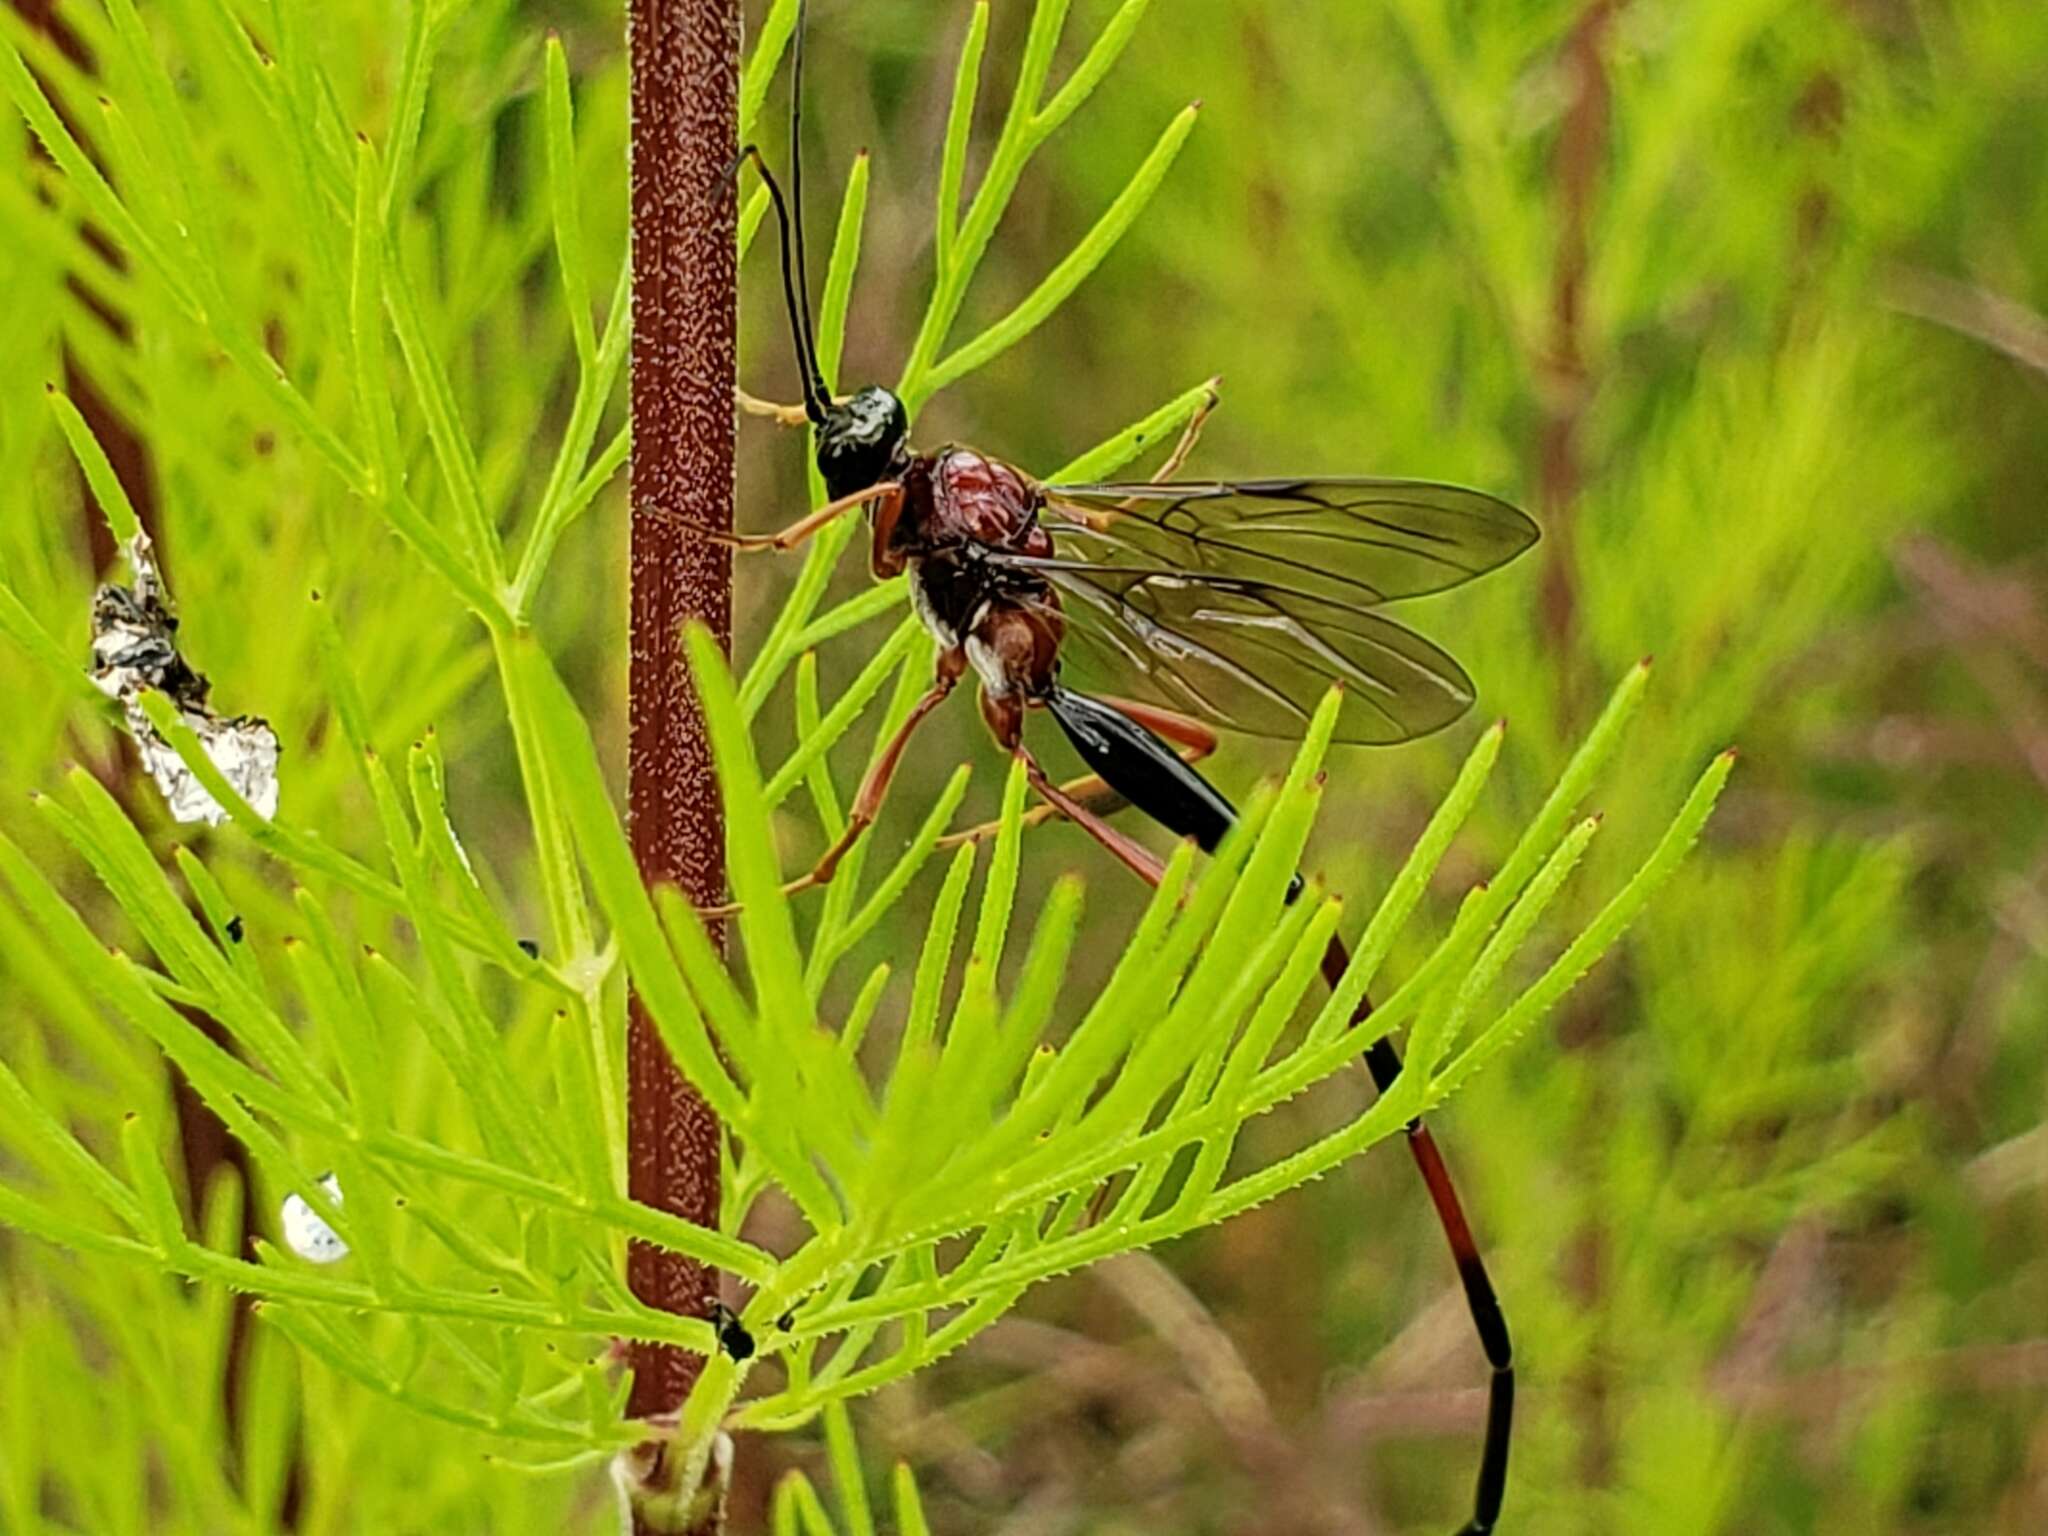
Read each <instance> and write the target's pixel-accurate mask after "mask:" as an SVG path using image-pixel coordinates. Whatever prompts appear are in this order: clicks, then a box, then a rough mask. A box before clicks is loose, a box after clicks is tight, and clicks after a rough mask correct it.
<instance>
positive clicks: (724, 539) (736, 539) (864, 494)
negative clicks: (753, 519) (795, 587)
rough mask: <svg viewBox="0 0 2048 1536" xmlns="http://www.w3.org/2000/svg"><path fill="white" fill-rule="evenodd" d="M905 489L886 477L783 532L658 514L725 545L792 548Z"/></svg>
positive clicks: (813, 513)
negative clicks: (731, 529) (734, 528)
mask: <svg viewBox="0 0 2048 1536" xmlns="http://www.w3.org/2000/svg"><path fill="white" fill-rule="evenodd" d="M901 489H902V487H901V486H900V485H898V484H897V483H896V482H895V481H894V480H884V481H882V482H881V483H880V484H877V485H871V486H869V487H868V488H867V489H866V490H861V491H855V492H854V493H853V494H852V495H851V496H842V497H840V498H839V499H838V500H837V501H828V502H826V503H825V505H824V506H822V507H819V508H818V509H817V510H816V511H815V512H811V513H808V514H807V515H805V516H803V517H800V518H798V519H797V520H796V521H795V522H793V523H791V524H790V525H789V526H788V527H787V528H785V529H783V530H782V531H781V532H780V533H727V532H726V531H725V530H724V529H722V528H710V527H707V526H705V525H704V524H703V523H696V522H692V521H690V519H688V518H686V517H677V516H676V515H675V514H673V513H670V512H662V511H660V509H658V508H657V509H656V512H657V515H658V516H662V517H666V518H667V519H668V520H669V521H670V522H672V523H680V524H682V526H683V527H685V528H688V529H690V530H692V531H693V532H695V533H696V534H698V535H699V536H700V537H702V538H705V539H709V540H710V541H711V542H712V543H713V544H723V545H725V546H726V547H727V548H728V549H741V550H753V549H773V550H788V549H795V548H796V547H797V545H799V544H801V543H803V541H804V540H805V539H808V538H809V537H810V536H811V535H812V534H814V533H816V532H817V531H818V530H819V529H821V528H823V527H825V526H826V525H827V524H828V523H831V522H834V521H836V520H837V519H839V518H841V517H844V516H845V515H846V514H847V513H848V512H851V511H852V510H853V509H854V508H855V507H864V506H866V505H867V504H868V503H869V502H871V501H880V500H881V499H882V498H883V497H884V496H889V495H893V494H894V493H895V492H897V491H899V490H901Z"/></svg>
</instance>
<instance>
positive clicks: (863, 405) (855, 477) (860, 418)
mask: <svg viewBox="0 0 2048 1536" xmlns="http://www.w3.org/2000/svg"><path fill="white" fill-rule="evenodd" d="M909 437H910V413H909V412H907V411H906V410H904V409H903V402H902V401H901V400H899V399H897V398H896V396H895V395H893V394H891V393H890V392H889V391H888V390H886V389H883V388H882V387H881V386H880V385H877V384H870V385H869V386H868V387H867V388H866V389H864V390H862V391H861V392H860V393H859V394H857V395H855V396H854V397H853V398H852V399H851V400H848V401H846V402H845V403H844V404H843V405H835V406H833V407H832V409H831V410H830V411H828V412H827V413H826V415H825V423H824V425H823V426H821V427H819V428H818V472H819V473H820V474H821V475H823V476H824V477H825V489H826V490H827V491H829V492H830V493H831V495H832V497H833V499H834V500H835V501H836V500H837V499H838V498H840V497H841V496H851V495H853V494H854V493H855V492H856V491H864V490H866V489H867V488H868V487H869V486H871V485H878V484H880V483H881V482H882V481H884V480H887V479H889V478H891V477H892V476H893V475H894V474H895V472H896V471H897V470H898V469H900V468H901V467H902V462H903V458H904V455H905V453H906V451H907V448H906V444H907V443H908V440H909Z"/></svg>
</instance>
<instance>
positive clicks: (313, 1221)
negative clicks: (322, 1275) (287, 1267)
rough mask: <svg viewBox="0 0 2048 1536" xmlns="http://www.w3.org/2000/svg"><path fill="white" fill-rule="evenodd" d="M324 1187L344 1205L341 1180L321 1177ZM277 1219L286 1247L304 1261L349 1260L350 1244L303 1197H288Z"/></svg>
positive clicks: (292, 1195)
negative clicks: (282, 1231)
mask: <svg viewBox="0 0 2048 1536" xmlns="http://www.w3.org/2000/svg"><path fill="white" fill-rule="evenodd" d="M320 1188H321V1190H322V1192H323V1193H325V1194H326V1196H327V1198H328V1199H329V1200H332V1201H333V1202H334V1203H335V1204H336V1205H339V1204H341V1181H340V1180H339V1179H337V1178H335V1176H334V1175H333V1174H331V1173H327V1174H322V1175H321V1176H320ZM277 1219H278V1224H279V1225H280V1226H282V1227H283V1228H284V1241H285V1246H286V1247H287V1248H289V1249H291V1251H292V1252H293V1253H296V1254H297V1255H298V1256H299V1257H300V1258H302V1259H307V1260H310V1261H311V1262H312V1263H315V1264H335V1263H339V1262H340V1261H341V1260H343V1259H345V1258H347V1257H348V1244H347V1243H344V1242H343V1241H342V1240H341V1236H340V1234H338V1233H337V1232H336V1231H335V1230H334V1228H332V1227H330V1226H329V1225H327V1223H326V1222H324V1221H322V1220H321V1219H320V1214H319V1212H317V1211H315V1210H314V1209H313V1207H312V1206H310V1205H308V1204H307V1203H306V1201H305V1200H304V1199H303V1198H302V1197H300V1196H299V1195H296V1194H291V1195H286V1196H285V1197H284V1204H283V1205H281V1206H279V1207H278V1212H277Z"/></svg>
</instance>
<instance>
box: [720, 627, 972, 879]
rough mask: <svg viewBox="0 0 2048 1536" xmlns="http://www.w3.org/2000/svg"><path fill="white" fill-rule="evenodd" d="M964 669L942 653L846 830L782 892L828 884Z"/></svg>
mask: <svg viewBox="0 0 2048 1536" xmlns="http://www.w3.org/2000/svg"><path fill="white" fill-rule="evenodd" d="M966 670H967V658H966V656H965V655H964V654H963V653H962V652H960V651H957V650H953V651H946V652H943V653H941V655H940V656H939V664H938V675H937V677H936V678H935V679H934V680H933V682H932V686H931V689H930V691H929V692H927V693H926V694H925V696H924V697H923V698H921V699H919V700H918V701H917V702H916V703H915V704H913V705H912V706H911V708H910V713H909V714H908V715H906V716H905V717H904V719H903V723H902V724H901V725H899V726H898V727H897V728H896V734H895V735H894V736H892V737H890V738H889V741H888V744H887V745H885V746H884V747H883V748H882V750H881V751H880V752H878V753H876V754H875V760H874V761H873V762H871V763H870V764H868V771H867V773H866V775H865V776H863V777H862V779H861V781H860V789H859V791H858V792H857V793H856V794H855V795H854V797H853V809H852V811H851V812H849V813H848V815H847V818H846V830H845V831H844V832H842V833H840V834H839V839H838V841H836V842H835V843H833V844H832V846H831V847H830V848H827V849H826V850H825V851H824V853H822V854H821V855H819V857H818V862H817V863H816V864H814V865H812V866H811V871H810V873H809V874H806V875H799V876H797V878H796V879H794V880H791V881H788V882H786V883H785V884H784V885H783V887H782V894H783V895H785V896H794V895H796V894H797V892H799V891H808V890H809V889H811V887H813V886H817V885H829V884H830V883H831V881H832V876H833V874H834V873H836V872H837V870H838V868H839V861H840V860H842V859H844V858H845V857H846V855H847V854H848V853H850V852H851V851H852V850H853V845H854V844H855V843H857V842H859V841H860V840H861V835H862V834H863V833H865V832H866V831H867V829H868V828H869V827H871V826H873V825H874V824H875V817H876V816H877V815H879V814H880V812H881V809H882V801H883V800H884V799H886V798H887V796H888V793H889V781H890V780H891V779H893V778H895V777H896V769H897V766H898V765H899V764H901V763H902V761H903V752H904V749H905V748H906V747H908V746H909V745H910V738H911V737H912V736H913V735H914V734H915V733H916V731H917V728H918V727H919V726H920V725H922V724H923V723H924V720H925V717H926V716H927V715H929V714H930V713H931V712H932V711H933V710H935V709H937V708H938V707H939V706H940V705H941V704H943V703H945V702H946V696H947V695H948V694H950V693H951V692H952V691H953V687H954V685H955V684H956V683H958V682H959V681H960V676H961V674H962V673H963V672H965V671H966ZM740 909H741V903H739V902H736V901H729V902H726V903H725V904H724V905H723V906H716V907H699V908H698V909H697V915H698V916H700V917H731V916H733V915H734V914H736V913H737V912H739V911H740Z"/></svg>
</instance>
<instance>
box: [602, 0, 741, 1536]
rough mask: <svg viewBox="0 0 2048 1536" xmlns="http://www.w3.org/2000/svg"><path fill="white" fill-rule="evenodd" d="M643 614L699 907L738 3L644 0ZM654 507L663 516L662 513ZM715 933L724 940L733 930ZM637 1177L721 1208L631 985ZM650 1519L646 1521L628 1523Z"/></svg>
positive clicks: (711, 886) (701, 1129)
mask: <svg viewBox="0 0 2048 1536" xmlns="http://www.w3.org/2000/svg"><path fill="white" fill-rule="evenodd" d="M627 36H628V43H629V46H630V49H631V53H632V71H633V86H632V112H633V131H632V242H633V348H632V397H633V403H632V413H633V460H632V501H633V507H634V515H633V520H632V577H631V581H632V617H631V649H632V659H631V677H630V684H629V686H630V706H629V709H630V723H631V741H630V748H629V752H630V759H629V766H628V776H629V785H628V794H627V798H628V806H629V812H630V818H631V825H632V840H633V852H634V855H635V857H636V858H637V859H638V860H639V865H640V873H641V876H642V878H643V879H645V880H646V881H647V882H648V883H649V884H650V885H652V884H655V883H658V882H668V883H671V884H674V885H676V886H678V887H680V888H681V890H682V891H683V893H684V894H685V895H686V896H687V897H689V899H690V900H692V901H693V902H696V903H698V904H700V905H708V904H712V903H716V902H717V901H719V900H720V899H722V897H723V895H724V886H725V824H724V817H723V814H722V811H721V808H720V804H719V798H718V786H717V783H716V781H715V780H714V779H713V777H712V772H711V750H710V745H709V742H708V740H707V738H706V735H705V731H704V721H703V717H702V715H701V713H700V712H699V709H698V706H697V701H696V697H695V695H694V694H693V693H692V691H691V689H690V684H689V676H688V671H687V668H686V667H685V664H684V660H683V655H682V631H683V627H684V625H685V624H686V623H688V622H689V621H691V620H696V621H698V622H701V623H703V624H706V625H708V626H710V628H711V629H712V631H713V632H714V633H715V634H716V635H717V636H718V638H719V640H720V642H721V643H722V644H724V645H726V646H727V647H728V648H729V647H730V645H731V635H732V566H731V557H730V555H729V554H728V553H727V552H726V551H725V550H724V549H723V548H721V547H719V546H718V545H716V544H713V543H712V542H710V541H709V540H706V539H702V538H693V537H690V536H689V535H687V534H686V533H685V532H684V531H683V530H682V528H681V527H680V526H679V524H678V522H677V520H676V519H677V518H678V517H680V518H682V519H687V520H688V521H690V522H693V523H698V524H702V525H707V526H710V527H713V528H723V529H729V528H731V527H732V505H733V446H734V445H733V403H732V402H733V385H734V381H735V361H736V360H735V354H734V331H735V321H736V311H737V301H736V297H735V281H736V260H735V251H734V225H733V219H734V200H733V197H732V195H731V193H730V191H729V189H728V186H727V182H726V177H725V171H726V167H727V166H728V165H730V164H731V162H732V158H733V155H734V152H735V150H736V147H737V146H736V144H735V142H734V132H735V123H736V121H737V114H738V101H739V52H740V8H739V4H738V0H633V3H632V4H630V5H629V7H628V12H627ZM655 509H661V510H662V511H665V512H667V513H668V514H670V515H669V516H666V517H664V516H659V515H656V512H655ZM722 937H723V936H722V935H720V934H714V939H722ZM626 1101H627V1117H628V1124H627V1156H628V1161H629V1171H628V1187H629V1190H630V1192H631V1194H632V1196H633V1198H634V1199H636V1200H639V1201H641V1202H643V1203H644V1204H647V1205H651V1206H655V1207H658V1208H659V1209H662V1210H665V1211H670V1212H673V1213H674V1214H676V1215H678V1216H682V1217H684V1218H685V1219H687V1220H690V1221H694V1222H699V1223H702V1224H703V1225H706V1226H716V1225H717V1222H718V1177H719V1163H718V1137H719V1132H718V1123H717V1121H716V1120H715V1119H713V1118H712V1115H711V1111H710V1109H709V1108H708V1107H707V1106H706V1105H705V1103H704V1101H703V1100H702V1099H700V1098H699V1097H698V1096H697V1095H696V1094H695V1093H694V1092H693V1091H692V1090H691V1089H690V1087H689V1085H688V1084H687V1083H685V1082H684V1081H683V1078H682V1076H681V1074H680V1073H679V1072H677V1070H676V1067H675V1064H674V1062H673V1061H671V1060H670V1058H669V1055H668V1052H667V1051H665V1050H664V1049H663V1048H662V1044H661V1040H660V1037H659V1036H657V1035H656V1033H655V1031H654V1028H653V1026H652V1024H651V1023H650V1022H649V1020H648V1019H647V1017H646V1015H645V1013H644V1012H643V1011H642V1009H641V1007H640V1004H639V1000H638V999H637V998H636V999H634V1000H633V1003H632V1005H631V1012H630V1015H629V1018H628V1022H627V1037H626ZM626 1275H627V1281H628V1283H629V1284H630V1285H631V1286H632V1289H633V1293H634V1294H635V1295H636V1296H638V1297H639V1298H640V1299H641V1300H642V1301H645V1302H647V1303H648V1304H649V1305H652V1306H656V1307H660V1308H662V1309H663V1310H664V1311H668V1312H675V1313H681V1314H686V1315H690V1316H701V1315H702V1314H703V1311H704V1302H705V1297H706V1295H707V1294H708V1293H710V1292H712V1291H714V1290H715V1289H716V1286H717V1277H716V1275H714V1274H713V1273H711V1272H710V1271H709V1270H707V1269H706V1268H704V1266H702V1265H700V1264H697V1263H694V1262H692V1261H690V1260H688V1259H685V1258H684V1257H683V1256H682V1255H680V1254H677V1253H672V1252H669V1251H667V1250H664V1249H659V1248H653V1247H650V1246H648V1245H646V1244H642V1243H635V1244H633V1246H632V1249H631V1251H630V1253H629V1255H628V1257H627V1263H626ZM632 1363H633V1389H632V1395H631V1397H630V1398H629V1400H628V1410H629V1411H630V1412H631V1413H633V1414H636V1415H640V1416H651V1415H656V1414H663V1413H671V1412H673V1411H675V1409H676V1408H677V1407H679V1406H680V1405H681V1403H682V1401H683V1398H684V1397H685V1395H686V1394H687V1393H688V1392H689V1389H690V1386H691V1384H692V1383H693V1382H694V1381H695V1379H696V1376H697V1372H698V1369H699V1364H698V1360H697V1357H696V1356H694V1355H691V1354H688V1353H687V1352H685V1351H682V1350H679V1349H675V1348H672V1347H667V1346H662V1345H656V1344H647V1343H641V1344H636V1345H635V1346H634V1347H633V1351H632ZM639 1528H640V1527H639V1525H638V1524H637V1523H636V1526H635V1529H636V1530H638V1529H639Z"/></svg>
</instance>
